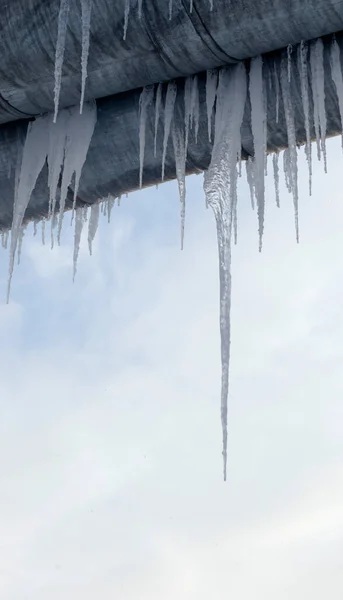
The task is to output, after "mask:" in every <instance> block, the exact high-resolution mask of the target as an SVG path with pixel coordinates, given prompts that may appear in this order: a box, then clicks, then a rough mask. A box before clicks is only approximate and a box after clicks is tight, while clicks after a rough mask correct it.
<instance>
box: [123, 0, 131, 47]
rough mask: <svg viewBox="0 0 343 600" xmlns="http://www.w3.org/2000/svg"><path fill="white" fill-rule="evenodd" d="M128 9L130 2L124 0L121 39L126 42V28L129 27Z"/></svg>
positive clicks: (129, 0)
mask: <svg viewBox="0 0 343 600" xmlns="http://www.w3.org/2000/svg"><path fill="white" fill-rule="evenodd" d="M130 8H131V0H125V8H124V34H123V39H124V40H126V34H127V28H128V25H129V16H130Z"/></svg>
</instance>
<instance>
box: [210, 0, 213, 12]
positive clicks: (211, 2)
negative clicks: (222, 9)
mask: <svg viewBox="0 0 343 600" xmlns="http://www.w3.org/2000/svg"><path fill="white" fill-rule="evenodd" d="M210 10H213V0H210Z"/></svg>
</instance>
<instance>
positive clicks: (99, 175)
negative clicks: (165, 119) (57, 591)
mask: <svg viewBox="0 0 343 600" xmlns="http://www.w3.org/2000/svg"><path fill="white" fill-rule="evenodd" d="M336 38H337V41H338V43H339V44H340V47H341V57H342V52H343V38H342V36H340V35H338V36H336ZM331 39H332V38H331V37H330V38H328V39H326V40H325V72H326V77H325V93H326V108H327V117H328V135H329V136H332V135H337V134H338V133H340V132H341V122H340V116H339V109H338V102H337V97H336V92H335V88H334V85H333V82H332V80H331V75H330V65H329V51H330V46H331ZM281 60H286V51H285V50H284V51H282V52H281V53H280V52H277V53H273V54H270V55H268V56H266V57H265V58H264V78H265V81H266V89H267V93H268V148H269V150H270V151H273V150H276V149H280V148H285V147H287V133H286V127H285V121H284V112H283V105H282V98H281V96H280V118H279V122H278V123H277V122H276V118H275V116H276V107H275V104H276V90H275V87H274V83H273V81H274V78H273V77H270V75H272V74H273V72H274V64H275V62H276V64H277V67H278V69H279V68H280V62H281ZM293 60H296V49H295V51H294V53H293ZM248 67H249V65H248V64H247V68H248ZM342 67H343V63H342ZM233 68H234V67H233ZM199 82H200V129H199V136H198V143H197V144H196V143H195V140H194V138H193V137H192V135H191V137H190V144H189V155H188V161H187V171H188V173H191V172H200V171H201V170H203V169H206V168H207V167H208V165H209V162H210V158H211V148H212V147H211V144H210V142H209V141H208V133H207V117H206V106H205V74H202V75H201V76H200V77H199ZM183 85H184V80H182V79H181V80H178V96H177V102H176V108H175V119H176V122H183V119H184V102H183ZM291 86H292V97H293V105H294V115H295V123H296V132H297V141H298V143H299V144H302V143H303V142H304V141H305V131H304V116H303V111H302V103H301V95H300V81H299V78H298V77H296V76H294V77H292V81H291ZM140 93H141V90H140V89H139V90H136V91H133V92H126V93H123V94H118V95H116V96H112V97H109V98H106V99H102V100H99V101H98V102H97V106H98V122H97V125H96V128H95V132H94V136H93V139H92V142H91V145H90V149H89V152H88V156H87V160H86V163H85V165H84V168H83V172H82V177H81V184H80V189H79V202H80V204H84V203H87V204H91V203H92V202H95V201H96V200H98V199H99V198H103V197H106V196H107V195H109V194H110V195H113V196H119V195H120V194H124V193H126V192H129V191H132V190H134V189H137V187H138V182H139V138H138V130H139V122H138V103H139V96H140ZM26 128H27V121H18V122H16V123H12V124H8V125H4V126H2V127H0V229H7V228H9V227H10V226H11V222H12V210H13V197H14V172H15V165H16V162H17V152H18V140H19V147H20V146H21V144H22V142H23V140H24V138H25V132H26ZM153 136H154V111H153V107H151V110H150V112H149V113H148V119H147V140H146V155H145V167H144V179H143V184H144V186H149V185H154V184H156V183H159V182H160V180H161V156H162V138H163V126H162V123H161V124H160V128H159V136H158V153H157V157H156V158H154V156H153ZM312 136H314V132H313V131H312ZM249 154H250V155H251V154H253V139H252V133H251V125H250V106H249V103H247V105H246V111H245V117H244V123H243V127H242V155H243V157H246V156H248V155H249ZM172 178H175V162H174V155H173V150H172V143H171V140H170V142H169V145H168V153H167V160H166V179H172ZM71 200H72V194H70V202H71ZM69 206H70V203H69ZM47 210H48V193H47V173H46V171H45V172H43V173H42V175H41V176H40V178H39V181H38V183H37V186H36V189H35V192H34V194H33V196H32V198H31V201H30V204H29V208H28V211H27V213H26V218H28V219H32V218H39V217H42V216H44V215H46V214H47Z"/></svg>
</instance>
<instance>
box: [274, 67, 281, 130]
mask: <svg viewBox="0 0 343 600" xmlns="http://www.w3.org/2000/svg"><path fill="white" fill-rule="evenodd" d="M274 87H275V121H276V122H277V123H278V122H279V113H280V85H279V76H278V71H277V64H276V61H274Z"/></svg>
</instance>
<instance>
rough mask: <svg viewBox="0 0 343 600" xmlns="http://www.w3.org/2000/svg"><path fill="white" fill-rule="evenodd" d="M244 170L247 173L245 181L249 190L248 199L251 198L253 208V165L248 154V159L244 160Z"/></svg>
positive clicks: (253, 207)
mask: <svg viewBox="0 0 343 600" xmlns="http://www.w3.org/2000/svg"><path fill="white" fill-rule="evenodd" d="M245 170H246V174H247V182H248V185H249V190H250V199H251V208H252V209H253V210H255V200H254V194H255V190H254V165H253V161H252V158H251V156H248V160H246V161H245Z"/></svg>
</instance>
